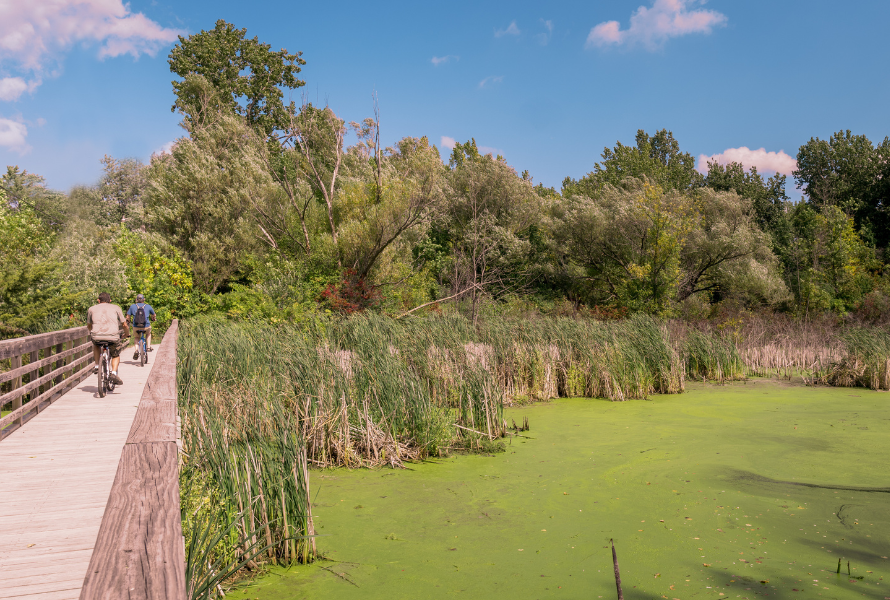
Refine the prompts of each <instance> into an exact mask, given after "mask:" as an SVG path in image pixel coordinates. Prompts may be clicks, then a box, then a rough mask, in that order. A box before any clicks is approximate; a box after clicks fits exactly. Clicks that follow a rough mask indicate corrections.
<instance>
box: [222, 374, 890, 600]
mask: <svg viewBox="0 0 890 600" xmlns="http://www.w3.org/2000/svg"><path fill="white" fill-rule="evenodd" d="M690 388H691V389H690V390H689V393H687V394H683V395H679V396H660V397H653V398H652V399H651V400H649V401H632V402H624V403H613V402H607V401H603V400H589V399H567V400H557V401H554V402H551V403H548V404H540V405H536V406H531V407H526V408H517V409H510V410H508V411H507V418H508V422H509V419H510V418H514V419H516V421H517V422H521V419H522V418H524V417H528V419H529V421H530V423H531V427H532V428H531V431H530V432H528V436H529V437H530V438H534V439H523V438H514V439H513V440H512V443H511V444H510V445H508V446H507V451H506V452H505V453H501V454H497V455H494V456H459V457H454V458H449V459H443V460H438V461H431V462H428V463H424V464H420V465H414V466H412V467H411V468H410V469H408V470H356V471H346V470H333V471H323V472H314V473H313V474H312V480H313V484H312V487H313V496H314V498H315V504H314V513H315V519H316V526H317V528H318V532H319V534H320V536H321V537H319V538H318V546H319V549H320V551H322V552H323V553H324V554H326V556H327V558H328V559H329V560H326V561H319V562H317V563H315V564H313V565H310V566H296V567H293V568H291V569H290V570H283V569H279V570H275V571H273V572H272V573H271V574H269V575H267V576H264V577H262V578H260V579H258V580H256V581H254V582H252V583H250V584H249V585H247V586H246V587H244V588H242V589H240V590H238V591H234V592H232V594H230V597H231V598H236V599H241V598H259V599H260V600H284V599H301V598H319V599H321V598H323V599H331V598H338V599H341V598H342V599H350V598H361V599H374V598H381V599H384V598H385V599H401V598H453V597H459V596H463V597H467V598H507V599H511V600H513V599H518V598H523V599H526V598H528V599H532V598H600V597H602V598H614V597H615V583H614V578H613V573H612V561H611V551H610V548H609V539H610V538H614V539H615V543H616V547H617V551H618V559H619V563H620V566H621V576H622V583H623V587H624V595H625V598H628V599H629V600H630V599H634V598H653V599H659V598H670V599H683V600H685V599H686V598H715V599H730V598H733V599H734V598H742V599H753V598H755V597H758V598H761V597H770V598H799V597H811V598H816V597H824V598H853V597H861V596H865V597H868V598H875V599H878V600H880V599H886V598H888V597H890V559H888V558H887V557H888V556H890V542H888V538H887V534H888V525H890V469H888V465H887V457H888V455H890V453H888V451H890V435H888V425H890V396H888V395H887V394H886V393H881V392H873V391H869V390H863V389H850V388H846V389H839V388H807V387H800V386H789V385H783V384H779V383H775V382H770V381H752V382H748V383H747V384H735V385H730V386H724V387H712V386H705V385H692V386H690ZM838 559H840V560H841V575H837V573H836V571H837V567H838ZM848 561H849V564H850V575H848V574H847V562H848Z"/></svg>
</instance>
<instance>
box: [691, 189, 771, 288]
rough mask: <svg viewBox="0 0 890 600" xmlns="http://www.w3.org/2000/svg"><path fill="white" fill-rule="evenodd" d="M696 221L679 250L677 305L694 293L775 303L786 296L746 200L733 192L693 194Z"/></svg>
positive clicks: (766, 240) (767, 242)
mask: <svg viewBox="0 0 890 600" xmlns="http://www.w3.org/2000/svg"><path fill="white" fill-rule="evenodd" d="M695 197H696V203H695V204H696V209H697V212H698V219H697V223H696V225H697V226H696V227H694V228H693V229H692V230H691V231H690V233H689V235H688V237H687V238H686V240H685V243H684V245H683V249H682V252H681V259H680V262H681V267H682V268H681V272H682V276H681V279H680V286H679V290H678V294H677V299H678V300H679V301H681V302H682V301H683V300H686V299H687V298H689V297H691V296H693V295H695V294H700V293H704V294H708V295H709V296H710V298H711V299H713V300H720V299H723V298H726V297H727V296H734V297H736V298H738V299H740V300H742V301H743V302H745V303H746V304H748V303H756V304H775V303H777V302H779V301H781V300H783V299H785V297H786V296H787V289H786V288H785V285H784V283H783V282H782V279H781V271H780V269H779V265H778V260H777V259H776V256H775V255H774V254H773V252H772V251H771V250H770V236H769V234H767V233H764V232H763V231H762V230H761V229H760V228H759V227H758V226H757V224H756V211H754V210H753V208H752V202H751V201H750V200H749V199H748V198H745V197H742V196H739V195H738V194H736V193H735V192H733V191H729V192H715V191H713V190H711V189H707V188H706V189H703V190H700V191H698V192H696V194H695Z"/></svg>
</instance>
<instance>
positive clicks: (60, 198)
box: [0, 166, 66, 231]
mask: <svg viewBox="0 0 890 600" xmlns="http://www.w3.org/2000/svg"><path fill="white" fill-rule="evenodd" d="M0 188H2V189H3V190H4V192H5V194H6V206H7V207H8V208H10V209H12V210H19V209H27V210H30V211H31V212H32V213H33V214H34V215H36V216H37V217H39V218H40V220H41V221H42V222H43V223H44V225H46V226H47V227H50V228H51V229H53V230H54V231H59V230H60V229H61V228H62V227H63V226H64V224H65V216H66V212H65V205H66V198H65V195H64V194H61V193H59V192H55V191H53V190H50V189H49V188H47V187H46V180H45V179H44V178H43V177H42V176H40V175H37V174H36V173H28V171H20V170H19V168H18V167H17V166H8V167H7V168H6V173H5V174H4V175H3V177H0Z"/></svg>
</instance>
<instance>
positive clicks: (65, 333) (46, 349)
mask: <svg viewBox="0 0 890 600" xmlns="http://www.w3.org/2000/svg"><path fill="white" fill-rule="evenodd" d="M88 336H89V330H87V328H86V327H73V328H71V329H63V330H61V331H52V332H49V333H41V334H39V335H29V336H27V337H23V338H15V339H11V340H3V341H0V361H7V360H8V361H9V369H7V370H6V371H4V372H3V373H0V385H3V387H6V388H7V389H8V391H7V392H6V393H2V392H0V408H3V407H4V406H7V405H10V404H11V405H12V406H11V412H10V414H8V415H6V416H5V417H3V418H2V419H0V440H2V439H3V438H5V437H7V436H9V435H10V434H11V433H12V432H14V431H16V430H17V429H19V428H20V427H21V426H22V425H24V424H25V423H26V422H28V421H29V420H30V419H32V418H33V417H35V416H36V415H37V413H39V412H40V411H42V410H43V409H44V408H46V407H47V406H48V405H49V404H52V403H53V402H54V401H55V400H58V399H59V398H61V397H62V396H63V395H64V394H65V393H66V392H67V391H68V390H70V389H71V388H72V387H74V386H75V385H77V384H78V383H80V382H81V381H83V380H84V379H85V378H86V377H87V376H88V375H89V374H90V370H91V365H90V364H87V365H86V366H85V367H83V368H81V369H79V370H76V368H77V367H80V366H81V365H83V364H85V363H89V361H90V358H91V356H92V348H91V346H90V344H89V343H88ZM66 347H67V348H66ZM41 354H42V357H41ZM25 377H27V378H28V382H27V383H24V384H23V381H24V378H25ZM26 399H27V400H29V401H27V402H26V401H25V400H26Z"/></svg>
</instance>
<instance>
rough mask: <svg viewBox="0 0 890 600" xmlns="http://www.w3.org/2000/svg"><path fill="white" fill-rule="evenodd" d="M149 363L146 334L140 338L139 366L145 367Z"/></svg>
mask: <svg viewBox="0 0 890 600" xmlns="http://www.w3.org/2000/svg"><path fill="white" fill-rule="evenodd" d="M147 362H148V349H147V348H146V347H145V334H144V333H143V334H142V336H141V337H140V338H139V364H140V365H141V366H143V367H144V366H145V363H147Z"/></svg>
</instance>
